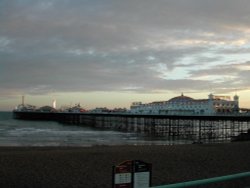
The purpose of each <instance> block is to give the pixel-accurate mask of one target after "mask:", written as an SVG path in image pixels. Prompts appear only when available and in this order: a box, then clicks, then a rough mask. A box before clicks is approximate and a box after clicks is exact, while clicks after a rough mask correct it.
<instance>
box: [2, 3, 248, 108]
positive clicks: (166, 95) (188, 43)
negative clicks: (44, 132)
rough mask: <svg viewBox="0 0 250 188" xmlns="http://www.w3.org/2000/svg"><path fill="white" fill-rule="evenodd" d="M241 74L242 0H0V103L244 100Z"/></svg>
mask: <svg viewBox="0 0 250 188" xmlns="http://www.w3.org/2000/svg"><path fill="white" fill-rule="evenodd" d="M249 80H250V1H249V0H237V1H235V0H11V1H10V0H0V110H10V109H12V108H13V107H14V106H15V105H17V104H18V103H20V101H21V96H22V95H25V96H26V102H27V103H31V104H34V105H37V106H41V105H45V104H51V101H52V100H53V99H54V98H56V99H57V103H58V105H69V104H72V103H78V102H80V103H81V104H82V106H83V107H86V108H93V107H96V106H99V107H100V106H107V107H128V106H129V105H130V103H131V102H132V101H142V102H150V101H159V100H160V101H161V100H168V99H170V98H171V97H174V96H176V95H180V93H181V92H183V93H184V95H188V96H190V97H193V98H207V95H208V94H209V93H211V92H212V93H214V94H221V95H224V94H226V95H230V96H233V95H234V94H235V93H237V94H238V95H239V96H240V104H241V106H244V107H250V98H249V94H250V84H249Z"/></svg>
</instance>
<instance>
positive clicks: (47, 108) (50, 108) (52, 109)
mask: <svg viewBox="0 0 250 188" xmlns="http://www.w3.org/2000/svg"><path fill="white" fill-rule="evenodd" d="M37 111H38V112H57V110H56V109H55V108H53V107H51V106H42V107H40V108H39V109H37Z"/></svg>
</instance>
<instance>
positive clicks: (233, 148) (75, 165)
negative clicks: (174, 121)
mask: <svg viewBox="0 0 250 188" xmlns="http://www.w3.org/2000/svg"><path fill="white" fill-rule="evenodd" d="M249 156H250V142H237V143H227V144H201V145H174V146H94V147H86V148H84V147H82V148H80V147H78V148H75V147H1V148H0V178H1V180H0V187H60V188H62V187H65V188H66V187H84V188H85V187H86V188H92V187H93V188H94V187H96V188H110V187H111V182H112V165H116V164H118V163H120V162H122V161H124V160H135V159H139V160H143V161H145V162H148V163H152V185H153V186H157V185H163V184H168V183H176V182H182V181H190V180H195V179H204V178H211V177H215V176H223V175H229V174H234V173H240V172H246V171H250V157H249ZM203 187H233V188H235V187H250V178H243V179H239V180H234V181H230V182H225V183H217V184H213V185H210V186H203Z"/></svg>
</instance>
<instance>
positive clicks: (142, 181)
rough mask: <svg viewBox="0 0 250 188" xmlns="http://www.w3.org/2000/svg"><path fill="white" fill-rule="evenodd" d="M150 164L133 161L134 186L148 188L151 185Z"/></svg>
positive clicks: (135, 187)
mask: <svg viewBox="0 0 250 188" xmlns="http://www.w3.org/2000/svg"><path fill="white" fill-rule="evenodd" d="M151 166H152V165H151V164H149V163H145V162H143V161H140V160H135V161H134V178H133V180H134V182H133V184H134V187H133V188H149V187H150V186H151Z"/></svg>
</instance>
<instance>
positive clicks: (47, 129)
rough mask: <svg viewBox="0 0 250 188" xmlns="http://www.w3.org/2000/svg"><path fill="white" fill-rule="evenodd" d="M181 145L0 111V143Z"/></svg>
mask: <svg viewBox="0 0 250 188" xmlns="http://www.w3.org/2000/svg"><path fill="white" fill-rule="evenodd" d="M123 144H128V145H169V144H183V142H180V141H177V142H176V141H175V142H173V141H169V140H167V139H164V138H152V137H149V136H146V135H142V134H136V133H125V132H118V131H113V130H100V129H94V128H91V127H88V126H74V125H64V124H60V123H57V122H53V121H24V120H16V119H13V117H12V113H11V112H0V146H85V147H88V146H93V145H123Z"/></svg>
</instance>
